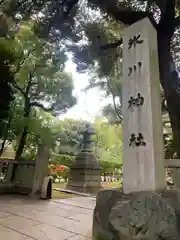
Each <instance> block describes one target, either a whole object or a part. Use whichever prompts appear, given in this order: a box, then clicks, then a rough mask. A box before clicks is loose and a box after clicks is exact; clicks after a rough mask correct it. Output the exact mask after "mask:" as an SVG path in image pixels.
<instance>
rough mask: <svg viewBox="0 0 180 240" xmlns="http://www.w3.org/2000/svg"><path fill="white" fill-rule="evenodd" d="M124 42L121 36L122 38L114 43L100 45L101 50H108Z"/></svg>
mask: <svg viewBox="0 0 180 240" xmlns="http://www.w3.org/2000/svg"><path fill="white" fill-rule="evenodd" d="M122 43H123V39H122V38H121V39H120V40H118V41H116V42H113V43H107V44H105V45H102V46H100V50H103V51H104V50H107V49H111V48H117V47H119V46H120V45H122Z"/></svg>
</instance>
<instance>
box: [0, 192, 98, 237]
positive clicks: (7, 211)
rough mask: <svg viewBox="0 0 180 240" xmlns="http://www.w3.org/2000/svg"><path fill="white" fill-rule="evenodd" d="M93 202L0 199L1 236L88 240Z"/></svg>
mask: <svg viewBox="0 0 180 240" xmlns="http://www.w3.org/2000/svg"><path fill="white" fill-rule="evenodd" d="M94 205H95V199H94V198H91V197H75V198H71V199H61V200H51V201H38V200H32V199H29V198H25V197H19V196H14V197H10V196H8V197H7V196H0V235H1V239H7V240H11V239H13V240H90V239H91V228H92V213H93V208H94Z"/></svg>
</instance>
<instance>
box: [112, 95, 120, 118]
mask: <svg viewBox="0 0 180 240" xmlns="http://www.w3.org/2000/svg"><path fill="white" fill-rule="evenodd" d="M112 96H113V105H114V109H115V112H116V115H117V117H118V118H119V119H120V120H122V116H121V115H120V114H119V111H118V108H117V106H116V101H115V96H114V95H113V94H112Z"/></svg>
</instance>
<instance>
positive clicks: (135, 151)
mask: <svg viewBox="0 0 180 240" xmlns="http://www.w3.org/2000/svg"><path fill="white" fill-rule="evenodd" d="M164 188H165V169H164V148H163V127H162V115H161V101H160V79H159V65H158V49H157V33H156V30H155V28H154V27H153V26H152V24H151V22H150V21H149V19H148V18H145V19H143V20H141V21H139V22H136V23H135V24H133V25H131V26H130V27H128V28H127V29H125V31H124V39H123V190H124V193H125V194H128V193H131V192H139V191H156V190H162V189H164Z"/></svg>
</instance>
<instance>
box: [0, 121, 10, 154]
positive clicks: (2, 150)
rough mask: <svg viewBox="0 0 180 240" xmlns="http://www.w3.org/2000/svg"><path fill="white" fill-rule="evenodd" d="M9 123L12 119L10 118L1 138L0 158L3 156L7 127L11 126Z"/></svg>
mask: <svg viewBox="0 0 180 240" xmlns="http://www.w3.org/2000/svg"><path fill="white" fill-rule="evenodd" d="M11 121H12V117H11V116H10V117H9V120H8V123H7V125H6V129H5V133H4V137H3V142H2V145H1V149H0V157H1V155H2V154H3V152H4V147H5V144H6V140H7V136H8V131H9V127H10V125H11Z"/></svg>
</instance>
